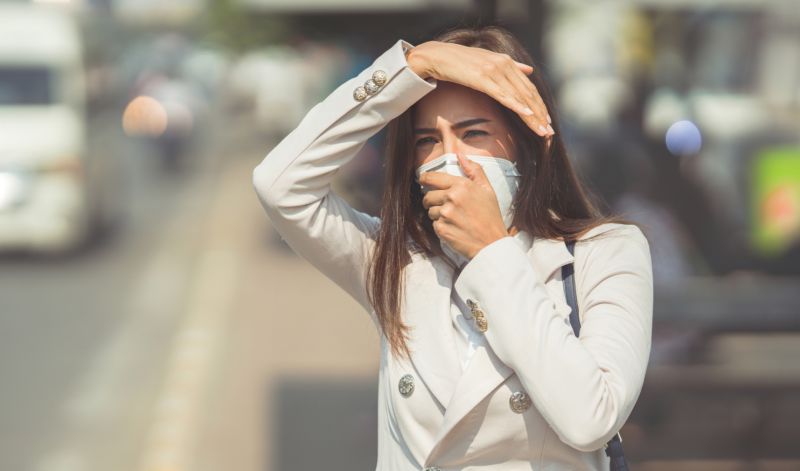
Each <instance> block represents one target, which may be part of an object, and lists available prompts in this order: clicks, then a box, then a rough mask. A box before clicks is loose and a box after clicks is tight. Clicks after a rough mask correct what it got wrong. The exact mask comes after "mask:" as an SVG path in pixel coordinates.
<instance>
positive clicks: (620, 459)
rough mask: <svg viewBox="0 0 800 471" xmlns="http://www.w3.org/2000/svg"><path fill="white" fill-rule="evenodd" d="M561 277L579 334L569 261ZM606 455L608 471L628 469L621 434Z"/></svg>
mask: <svg viewBox="0 0 800 471" xmlns="http://www.w3.org/2000/svg"><path fill="white" fill-rule="evenodd" d="M566 244H567V250H569V253H571V254H572V256H573V257H574V256H575V241H574V240H572V241H569V242H566ZM561 279H562V280H563V281H564V295H565V296H566V298H567V304H568V305H569V307H570V308H571V311H570V313H569V323H570V324H571V325H572V330H573V331H574V332H575V337H579V336H580V332H581V319H580V317H578V295H577V290H576V289H575V265H574V264H573V263H570V264H568V265H564V266H563V267H561ZM605 449H606V455H607V456H609V457H610V458H611V464H610V471H628V464H627V462H626V461H625V454H624V453H623V451H622V435H620V433H619V432H617V434H616V435H614V436H613V437H612V438H611V440H609V441H608V443H606V445H605Z"/></svg>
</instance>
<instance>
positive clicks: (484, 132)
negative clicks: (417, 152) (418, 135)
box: [417, 129, 488, 145]
mask: <svg viewBox="0 0 800 471" xmlns="http://www.w3.org/2000/svg"><path fill="white" fill-rule="evenodd" d="M472 132H474V133H478V134H479V135H480V134H488V133H487V132H486V131H481V130H479V129H470V130H469V131H467V132H465V133H464V136H467V135H468V134H469V133H472ZM426 139H433V138H432V137H423V138H422V139H420V140H418V141H417V145H421V144H423V143H425V140H426Z"/></svg>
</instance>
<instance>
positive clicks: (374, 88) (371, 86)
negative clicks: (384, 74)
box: [364, 79, 381, 95]
mask: <svg viewBox="0 0 800 471" xmlns="http://www.w3.org/2000/svg"><path fill="white" fill-rule="evenodd" d="M380 89H381V87H380V86H379V85H378V84H377V83H376V82H375V81H374V80H372V79H369V80H367V81H366V82H364V90H366V91H367V93H369V94H370V95H374V94H376V93H378V90H380Z"/></svg>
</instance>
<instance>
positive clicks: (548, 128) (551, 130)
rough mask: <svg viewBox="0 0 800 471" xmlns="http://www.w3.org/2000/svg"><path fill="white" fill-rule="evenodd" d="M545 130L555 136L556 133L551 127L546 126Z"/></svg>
mask: <svg viewBox="0 0 800 471" xmlns="http://www.w3.org/2000/svg"><path fill="white" fill-rule="evenodd" d="M547 130H548V131H550V132H551V133H552V134H555V133H556V131H555V130H554V129H553V126H550V125H549V124H548V125H547Z"/></svg>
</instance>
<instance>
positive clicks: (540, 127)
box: [539, 124, 547, 133]
mask: <svg viewBox="0 0 800 471" xmlns="http://www.w3.org/2000/svg"><path fill="white" fill-rule="evenodd" d="M539 131H542V132H545V133H546V132H547V128H546V127H544V124H540V125H539Z"/></svg>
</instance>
